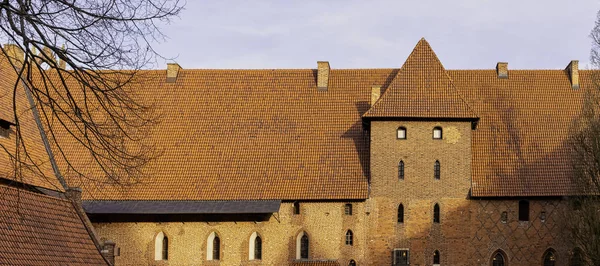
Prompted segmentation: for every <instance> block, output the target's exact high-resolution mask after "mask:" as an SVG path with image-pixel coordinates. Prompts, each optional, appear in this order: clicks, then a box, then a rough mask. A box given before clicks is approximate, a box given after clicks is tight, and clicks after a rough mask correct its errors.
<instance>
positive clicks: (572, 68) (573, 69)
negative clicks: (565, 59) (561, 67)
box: [565, 60, 579, 90]
mask: <svg viewBox="0 0 600 266" xmlns="http://www.w3.org/2000/svg"><path fill="white" fill-rule="evenodd" d="M565 70H566V71H567V73H569V79H570V80H571V88H573V89H574V90H577V89H579V60H571V62H570V63H569V65H568V66H567V68H566V69H565Z"/></svg>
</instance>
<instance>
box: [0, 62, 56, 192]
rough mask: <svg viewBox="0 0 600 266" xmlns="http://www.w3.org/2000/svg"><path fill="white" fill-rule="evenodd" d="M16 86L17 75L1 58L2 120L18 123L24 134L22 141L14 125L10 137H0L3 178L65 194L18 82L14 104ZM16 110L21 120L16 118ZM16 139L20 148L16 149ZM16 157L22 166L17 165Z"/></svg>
mask: <svg viewBox="0 0 600 266" xmlns="http://www.w3.org/2000/svg"><path fill="white" fill-rule="evenodd" d="M16 83H17V74H16V73H15V71H14V70H13V68H12V66H11V65H10V63H9V61H8V60H7V59H6V57H4V56H0V119H2V120H6V121H9V122H11V123H17V122H18V126H19V128H20V131H21V136H20V138H19V136H18V134H17V131H16V129H15V126H11V127H10V133H9V137H8V138H3V137H0V178H5V179H11V180H15V181H18V182H21V183H25V184H29V185H33V186H37V187H43V188H47V189H51V190H56V191H64V189H63V187H62V186H61V185H60V183H59V182H58V179H56V177H55V175H54V172H53V170H52V166H51V164H50V162H49V157H48V153H47V152H46V149H45V148H44V145H43V143H42V138H41V136H40V132H39V130H38V127H37V125H36V123H35V120H34V119H33V112H32V109H31V105H30V104H29V101H28V100H27V98H26V95H25V90H24V88H23V87H22V86H20V84H18V83H17V84H18V85H17V87H16V94H15V97H14V98H16V99H15V101H14V103H15V104H13V91H14V88H15V84H16ZM15 110H16V112H17V115H18V116H19V121H15V119H14V112H15ZM17 139H18V143H19V146H17ZM17 147H18V149H17ZM23 147H24V148H25V149H24V148H23ZM27 156H28V157H27ZM17 157H18V158H19V159H18V161H20V162H21V163H20V164H15V161H17V159H15V158H17Z"/></svg>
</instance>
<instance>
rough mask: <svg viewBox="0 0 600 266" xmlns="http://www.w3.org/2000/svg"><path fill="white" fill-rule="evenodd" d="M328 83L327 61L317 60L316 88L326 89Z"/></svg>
mask: <svg viewBox="0 0 600 266" xmlns="http://www.w3.org/2000/svg"><path fill="white" fill-rule="evenodd" d="M328 85H329V62H327V61H318V62H317V89H318V90H319V91H327V88H328Z"/></svg>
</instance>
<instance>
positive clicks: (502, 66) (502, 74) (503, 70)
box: [496, 62, 508, 79]
mask: <svg viewBox="0 0 600 266" xmlns="http://www.w3.org/2000/svg"><path fill="white" fill-rule="evenodd" d="M496 73H497V74H498V78H499V79H507V78H508V63H507V62H498V64H496Z"/></svg>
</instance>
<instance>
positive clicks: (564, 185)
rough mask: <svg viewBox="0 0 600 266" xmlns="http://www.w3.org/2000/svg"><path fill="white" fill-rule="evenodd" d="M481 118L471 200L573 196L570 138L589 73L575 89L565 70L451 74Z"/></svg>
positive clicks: (589, 85)
mask: <svg viewBox="0 0 600 266" xmlns="http://www.w3.org/2000/svg"><path fill="white" fill-rule="evenodd" d="M448 74H449V75H450V77H452V79H453V80H454V82H455V84H456V87H457V88H458V89H459V91H460V93H461V94H462V95H464V96H465V98H466V99H468V103H469V105H470V106H472V107H473V108H474V110H475V112H476V113H477V114H479V115H480V117H481V119H480V120H479V123H478V125H477V129H476V130H474V131H473V140H472V141H473V146H472V152H473V156H472V158H473V159H472V195H473V196H479V197H493V196H502V197H506V196H562V195H568V194H571V193H573V191H572V187H571V177H572V175H573V172H572V166H571V159H570V154H569V149H570V147H569V144H568V138H569V134H570V130H571V127H572V126H573V122H574V120H575V119H576V118H577V117H578V116H579V114H580V113H581V108H582V106H583V98H584V93H585V90H586V89H593V87H592V86H593V85H592V80H591V75H592V72H591V71H586V70H580V71H579V75H580V78H579V80H580V86H581V89H579V90H573V89H572V88H571V83H570V81H569V76H568V73H567V72H566V71H564V70H509V72H508V77H509V78H508V79H499V78H498V77H497V74H496V71H495V70H449V71H448Z"/></svg>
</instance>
